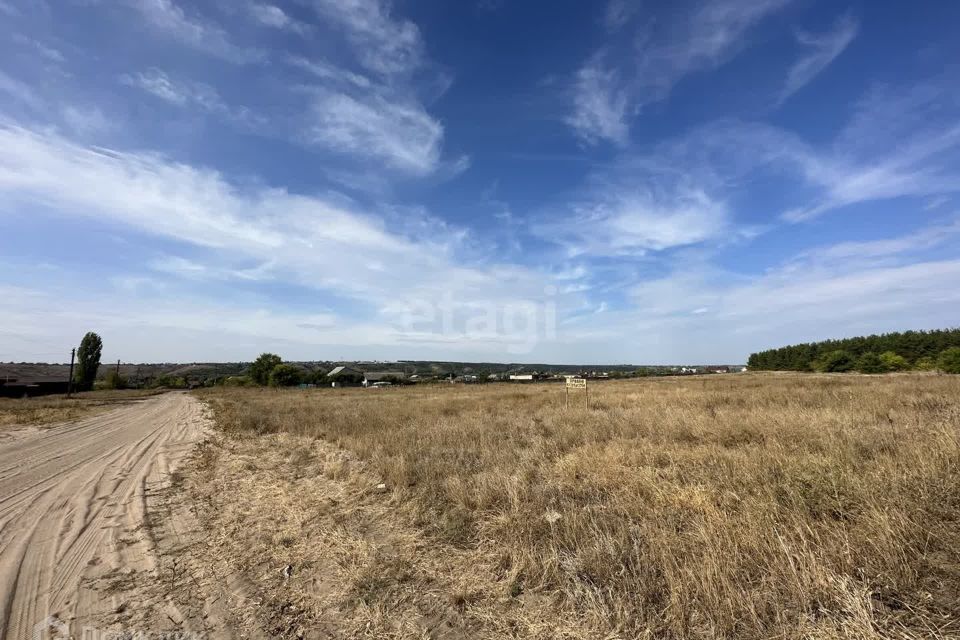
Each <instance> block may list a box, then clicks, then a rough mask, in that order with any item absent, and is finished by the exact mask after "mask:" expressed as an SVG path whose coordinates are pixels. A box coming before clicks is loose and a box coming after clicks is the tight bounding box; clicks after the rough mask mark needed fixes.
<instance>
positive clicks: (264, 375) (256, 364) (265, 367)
mask: <svg viewBox="0 0 960 640" xmlns="http://www.w3.org/2000/svg"><path fill="white" fill-rule="evenodd" d="M278 364H283V360H281V359H280V356H278V355H276V354H273V353H261V354H260V357H259V358H257V359H256V360H254V361H253V364H251V365H250V368H249V369H248V370H247V375H248V376H250V379H251V380H253V381H254V382H255V383H256V384H259V385H260V386H266V385H267V384H268V383H269V382H270V372H271V371H273V368H274V367H276V366H277V365H278Z"/></svg>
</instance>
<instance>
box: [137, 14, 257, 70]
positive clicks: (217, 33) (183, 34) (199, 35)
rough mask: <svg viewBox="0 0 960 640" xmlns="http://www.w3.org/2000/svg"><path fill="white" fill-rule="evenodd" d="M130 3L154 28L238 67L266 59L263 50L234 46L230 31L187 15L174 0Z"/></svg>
mask: <svg viewBox="0 0 960 640" xmlns="http://www.w3.org/2000/svg"><path fill="white" fill-rule="evenodd" d="M128 2H130V3H131V6H132V7H133V8H134V9H136V10H137V11H138V12H139V13H140V14H141V15H142V16H143V17H144V18H145V19H146V20H147V22H148V23H149V24H150V25H152V26H153V27H154V28H155V29H157V30H159V31H162V32H163V33H166V34H167V35H169V36H170V37H172V38H175V39H176V40H179V41H180V42H182V43H183V44H185V45H188V46H190V47H192V48H193V49H196V50H198V51H204V52H206V53H209V54H211V55H215V56H217V57H219V58H222V59H223V60H226V61H228V62H233V63H236V64H248V63H251V62H260V61H262V60H263V58H264V54H263V52H262V51H259V50H257V49H253V48H248V47H242V46H239V45H237V44H234V42H233V41H232V40H231V39H230V37H229V36H228V35H227V32H226V31H225V30H224V29H223V28H222V27H220V26H219V25H217V24H215V23H213V22H211V21H208V20H204V19H202V18H200V17H197V16H190V15H187V13H186V12H185V11H184V10H183V9H182V8H181V7H180V6H179V5H177V4H176V3H175V2H174V0H128Z"/></svg>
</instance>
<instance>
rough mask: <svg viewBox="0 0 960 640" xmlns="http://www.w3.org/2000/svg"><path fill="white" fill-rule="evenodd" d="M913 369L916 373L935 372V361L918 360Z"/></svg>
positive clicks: (929, 359)
mask: <svg viewBox="0 0 960 640" xmlns="http://www.w3.org/2000/svg"><path fill="white" fill-rule="evenodd" d="M913 368H914V369H916V370H917V371H936V369H937V361H936V360H934V359H933V358H930V357H924V358H920V359H918V360H917V361H916V362H915V363H914V365H913Z"/></svg>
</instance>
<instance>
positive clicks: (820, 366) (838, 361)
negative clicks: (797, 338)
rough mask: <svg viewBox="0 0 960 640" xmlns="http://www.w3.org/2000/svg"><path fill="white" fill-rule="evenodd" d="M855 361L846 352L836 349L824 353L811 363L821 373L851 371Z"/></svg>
mask: <svg viewBox="0 0 960 640" xmlns="http://www.w3.org/2000/svg"><path fill="white" fill-rule="evenodd" d="M855 365H856V362H854V360H853V356H851V355H850V354H849V353H848V352H846V351H843V350H842V349H838V350H836V351H830V352H828V353H825V354H824V355H823V356H822V357H821V358H819V359H818V360H817V361H816V362H814V363H813V368H814V369H815V370H816V371H819V372H821V373H841V372H844V371H852V370H853V368H854V366H855Z"/></svg>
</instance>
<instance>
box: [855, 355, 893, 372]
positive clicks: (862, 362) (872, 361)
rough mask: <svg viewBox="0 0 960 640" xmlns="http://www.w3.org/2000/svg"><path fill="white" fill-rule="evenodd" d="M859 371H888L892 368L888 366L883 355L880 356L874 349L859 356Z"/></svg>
mask: <svg viewBox="0 0 960 640" xmlns="http://www.w3.org/2000/svg"><path fill="white" fill-rule="evenodd" d="M857 371H859V372H860V373H886V372H887V371H890V369H888V368H887V365H886V364H885V363H884V361H883V357H882V356H878V355H877V354H876V353H874V352H873V351H867V352H866V353H865V354H863V355H862V356H860V357H859V358H857Z"/></svg>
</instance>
